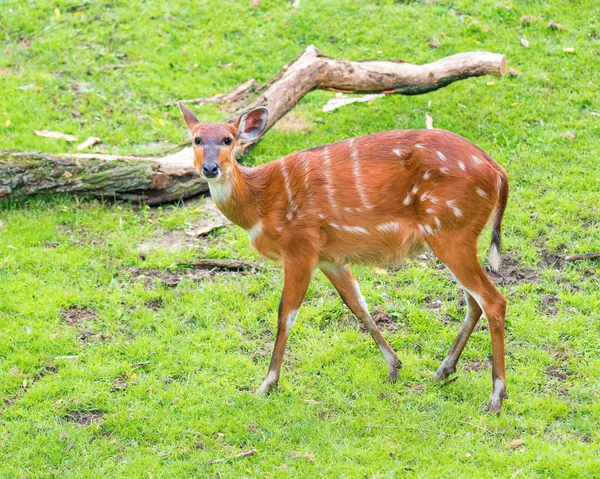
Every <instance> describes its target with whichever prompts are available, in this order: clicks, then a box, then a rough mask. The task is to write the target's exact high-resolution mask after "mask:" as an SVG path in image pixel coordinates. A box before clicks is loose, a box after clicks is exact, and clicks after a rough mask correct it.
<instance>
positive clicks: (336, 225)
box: [329, 223, 342, 231]
mask: <svg viewBox="0 0 600 479" xmlns="http://www.w3.org/2000/svg"><path fill="white" fill-rule="evenodd" d="M329 224H330V225H331V226H333V227H334V228H335V229H336V230H340V231H341V230H342V227H341V226H340V225H338V224H336V223H329Z"/></svg>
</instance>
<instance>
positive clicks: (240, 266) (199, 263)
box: [178, 258, 264, 271]
mask: <svg viewBox="0 0 600 479" xmlns="http://www.w3.org/2000/svg"><path fill="white" fill-rule="evenodd" d="M178 266H193V267H195V268H199V269H213V268H214V269H217V270H223V271H247V270H260V269H263V268H264V267H263V265H261V264H260V263H255V262H253V261H240V260H237V259H209V258H204V259H197V260H195V261H186V262H183V263H178Z"/></svg>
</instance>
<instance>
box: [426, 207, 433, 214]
mask: <svg viewBox="0 0 600 479" xmlns="http://www.w3.org/2000/svg"><path fill="white" fill-rule="evenodd" d="M425 213H429V214H431V213H435V210H434V209H433V208H427V209H426V210H425Z"/></svg>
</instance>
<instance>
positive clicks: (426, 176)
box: [423, 170, 431, 180]
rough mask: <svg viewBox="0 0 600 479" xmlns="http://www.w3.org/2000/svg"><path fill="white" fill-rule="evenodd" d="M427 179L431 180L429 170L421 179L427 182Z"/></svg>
mask: <svg viewBox="0 0 600 479" xmlns="http://www.w3.org/2000/svg"><path fill="white" fill-rule="evenodd" d="M429 178H431V172H430V171H429V170H427V171H426V172H425V174H424V175H423V179H424V180H428V179H429Z"/></svg>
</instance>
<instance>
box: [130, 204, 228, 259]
mask: <svg viewBox="0 0 600 479" xmlns="http://www.w3.org/2000/svg"><path fill="white" fill-rule="evenodd" d="M230 224H231V222H230V221H229V220H228V219H227V218H226V217H225V216H223V214H222V213H221V212H220V211H219V210H218V209H217V207H216V206H215V205H214V203H213V202H212V200H210V199H203V200H202V201H201V202H199V206H198V218H197V220H196V221H194V223H193V224H191V225H190V226H189V228H188V229H187V230H185V231H184V230H175V231H157V232H155V234H154V235H153V236H152V237H151V238H147V239H145V240H144V241H142V243H140V244H139V245H138V250H139V252H140V254H141V255H146V254H148V253H149V252H150V251H152V250H155V249H163V250H166V251H172V250H182V249H191V248H197V247H198V238H200V237H202V236H205V235H207V234H208V233H210V232H211V231H214V230H216V229H219V228H222V227H223V226H227V225H230Z"/></svg>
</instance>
